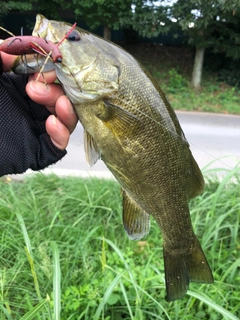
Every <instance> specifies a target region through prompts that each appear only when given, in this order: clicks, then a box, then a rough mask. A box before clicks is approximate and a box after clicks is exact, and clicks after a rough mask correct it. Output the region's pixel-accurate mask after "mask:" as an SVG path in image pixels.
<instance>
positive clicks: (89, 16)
mask: <svg viewBox="0 0 240 320" xmlns="http://www.w3.org/2000/svg"><path fill="white" fill-rule="evenodd" d="M131 4H132V1H131V0H124V1H123V0H115V1H111V0H92V1H88V0H87V1H79V0H73V1H72V6H71V9H72V10H73V12H74V15H75V16H76V17H81V18H82V19H83V20H84V21H85V22H86V24H87V25H88V26H89V27H90V28H91V29H95V28H96V27H98V26H101V25H102V26H107V27H109V28H113V29H119V28H120V27H123V26H125V25H126V24H128V22H129V19H130V17H131V16H132V11H131Z"/></svg>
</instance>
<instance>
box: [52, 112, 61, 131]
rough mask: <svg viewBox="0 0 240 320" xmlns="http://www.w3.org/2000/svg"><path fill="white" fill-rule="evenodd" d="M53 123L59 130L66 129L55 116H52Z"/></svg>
mask: <svg viewBox="0 0 240 320" xmlns="http://www.w3.org/2000/svg"><path fill="white" fill-rule="evenodd" d="M52 123H53V125H54V126H55V127H57V128H58V129H63V128H64V125H63V124H62V122H60V121H59V120H58V119H57V118H56V117H55V116H54V115H52Z"/></svg>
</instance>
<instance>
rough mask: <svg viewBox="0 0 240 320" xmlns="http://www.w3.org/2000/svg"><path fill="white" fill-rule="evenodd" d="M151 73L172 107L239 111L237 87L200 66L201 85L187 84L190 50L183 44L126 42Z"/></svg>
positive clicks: (191, 57)
mask: <svg viewBox="0 0 240 320" xmlns="http://www.w3.org/2000/svg"><path fill="white" fill-rule="evenodd" d="M126 50H127V51H129V52H130V53H131V54H133V55H134V56H135V57H136V58H137V59H138V60H139V61H140V62H141V63H142V64H143V65H144V66H145V67H146V69H147V70H148V71H149V72H150V73H151V74H152V75H153V76H154V78H155V79H156V80H157V81H158V83H159V84H160V87H161V88H162V90H163V91H164V92H165V94H166V95H167V97H168V99H169V101H170V102H171V104H172V107H173V108H174V109H176V110H187V111H204V112H215V113H225V114H228V113H230V114H240V89H238V88H234V87H231V86H229V85H226V84H225V83H223V82H220V81H218V80H217V76H216V73H214V72H210V71H207V70H206V68H204V69H203V77H202V88H201V90H199V91H196V90H194V89H193V88H192V87H191V86H190V80H191V74H192V68H193V58H194V53H193V51H192V49H191V48H187V47H179V48H176V47H165V46H157V45H155V46H154V45H151V46H147V45H145V46H141V45H140V46H127V47H126Z"/></svg>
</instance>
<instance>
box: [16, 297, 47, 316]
mask: <svg viewBox="0 0 240 320" xmlns="http://www.w3.org/2000/svg"><path fill="white" fill-rule="evenodd" d="M49 300H50V298H49V296H47V298H46V299H44V300H42V301H41V302H39V303H38V304H37V305H36V306H35V307H34V308H33V309H32V310H30V311H28V312H27V313H26V314H25V315H24V316H23V317H21V318H20V320H31V319H33V317H35V316H36V315H37V314H38V313H39V311H40V310H41V309H42V308H43V306H44V305H45V303H48V302H49Z"/></svg>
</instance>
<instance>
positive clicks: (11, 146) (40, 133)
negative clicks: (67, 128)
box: [0, 73, 66, 176]
mask: <svg viewBox="0 0 240 320" xmlns="http://www.w3.org/2000/svg"><path fill="white" fill-rule="evenodd" d="M26 84H27V76H17V75H15V74H12V73H11V74H6V73H4V74H2V75H1V76H0V176H3V175H6V174H13V173H23V172H25V171H26V170H27V169H29V168H30V169H32V170H40V169H43V168H45V167H47V166H48V165H50V164H53V163H55V162H57V161H58V160H60V159H61V158H62V157H63V156H64V155H65V154H66V150H60V149H58V148H57V147H56V146H55V145H54V144H53V143H52V141H51V139H50V137H49V135H48V134H47V132H46V129H45V121H46V119H47V118H48V116H49V115H50V112H49V111H48V110H47V109H46V108H45V107H43V106H41V105H39V104H37V103H35V102H33V101H32V100H31V99H30V98H29V97H28V95H27V94H26V92H25V86H26Z"/></svg>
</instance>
